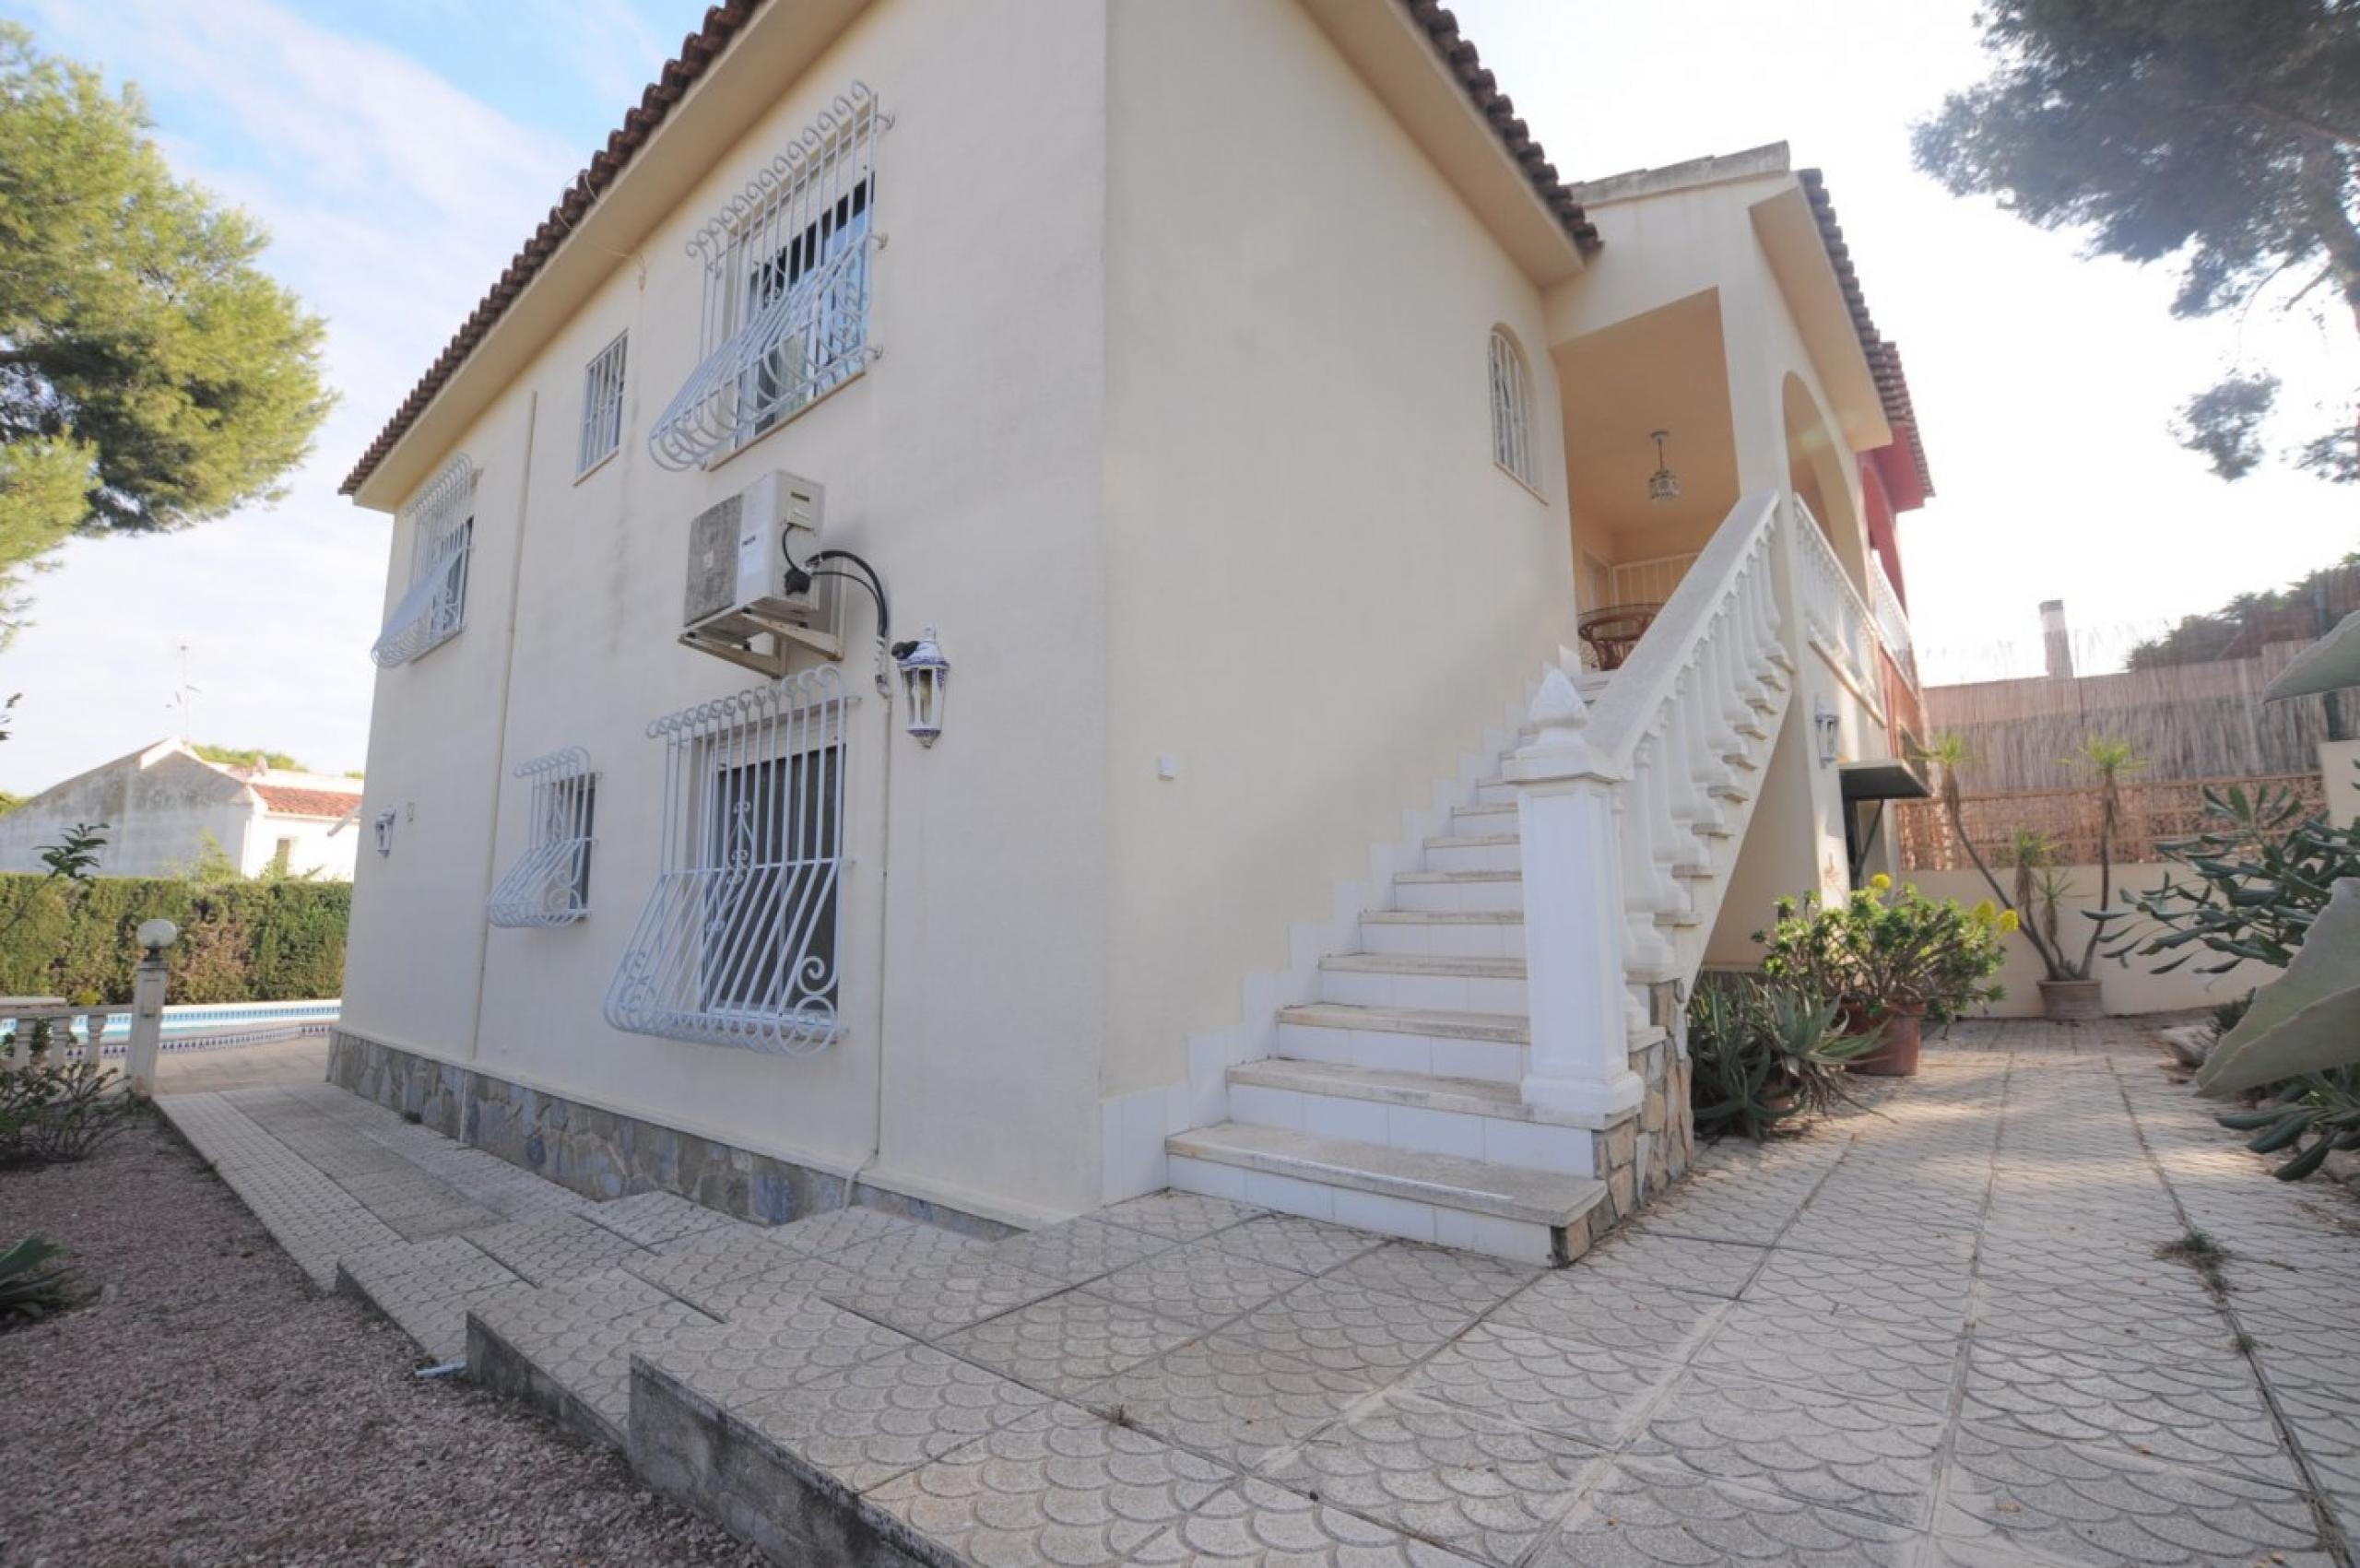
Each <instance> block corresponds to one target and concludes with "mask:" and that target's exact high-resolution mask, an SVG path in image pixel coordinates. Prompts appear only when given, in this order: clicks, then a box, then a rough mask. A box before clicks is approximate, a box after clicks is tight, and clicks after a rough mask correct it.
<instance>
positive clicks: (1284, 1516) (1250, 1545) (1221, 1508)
mask: <svg viewBox="0 0 2360 1568" xmlns="http://www.w3.org/2000/svg"><path fill="white" fill-rule="evenodd" d="M1131 1561H1132V1562H1139V1563H1142V1564H1154V1565H1157V1568H1163V1565H1166V1564H1181V1563H1187V1564H1200V1563H1203V1564H1235V1565H1236V1568H1469V1565H1470V1564H1471V1563H1472V1562H1474V1559H1471V1558H1468V1557H1462V1556H1460V1555H1459V1554H1458V1553H1457V1552H1453V1551H1445V1550H1443V1549H1442V1548H1441V1547H1438V1546H1434V1545H1432V1544H1430V1543H1428V1542H1425V1541H1422V1540H1412V1539H1410V1538H1409V1537H1407V1536H1404V1535H1401V1534H1399V1533H1398V1532H1397V1531H1394V1530H1391V1529H1387V1528H1386V1527H1385V1526H1383V1525H1379V1524H1375V1523H1372V1522H1371V1521H1369V1520H1367V1519H1363V1518H1361V1517H1360V1516H1359V1515H1354V1514H1348V1513H1346V1512H1344V1511H1343V1510H1342V1509H1340V1508H1335V1507H1330V1506H1329V1505H1328V1504H1327V1503H1315V1502H1313V1501H1312V1500H1311V1499H1309V1498H1307V1497H1304V1496H1303V1495H1302V1494H1301V1493H1300V1492H1294V1491H1287V1490H1286V1489H1285V1488H1284V1487H1280V1486H1273V1485H1272V1484H1270V1483H1269V1482H1268V1481H1265V1480H1256V1479H1255V1478H1253V1477H1251V1476H1249V1477H1247V1478H1246V1479H1245V1480H1242V1481H1240V1482H1238V1483H1237V1484H1236V1485H1234V1486H1232V1487H1229V1488H1226V1489H1224V1490H1222V1491H1217V1492H1215V1493H1213V1495H1212V1496H1210V1497H1209V1498H1207V1499H1206V1500H1205V1501H1204V1502H1203V1503H1200V1504H1198V1506H1197V1508H1196V1509H1195V1511H1194V1512H1192V1513H1191V1514H1190V1515H1188V1516H1187V1517H1186V1518H1185V1519H1183V1520H1182V1521H1180V1523H1178V1524H1176V1525H1174V1527H1172V1528H1170V1529H1169V1530H1166V1531H1165V1532H1163V1533H1162V1535H1160V1536H1158V1537H1156V1538H1155V1539H1154V1540H1152V1541H1150V1543H1149V1544H1148V1545H1147V1546H1146V1547H1145V1548H1143V1549H1142V1550H1140V1551H1139V1553H1138V1554H1137V1555H1135V1556H1134V1557H1133V1558H1132V1559H1131Z"/></svg>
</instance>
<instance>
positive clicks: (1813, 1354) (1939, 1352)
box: [1691, 1302, 1959, 1412]
mask: <svg viewBox="0 0 2360 1568" xmlns="http://www.w3.org/2000/svg"><path fill="white" fill-rule="evenodd" d="M1958 1362H1959V1346H1958V1341H1957V1340H1956V1339H1955V1338H1951V1339H1933V1338H1917V1337H1914V1336H1912V1335H1908V1334H1904V1333H1897V1332H1894V1331H1893V1330H1891V1329H1890V1328H1888V1327H1887V1326H1884V1325H1882V1324H1871V1323H1864V1322H1861V1321H1858V1319H1855V1320H1853V1321H1851V1322H1849V1323H1847V1325H1846V1326H1845V1327H1844V1328H1843V1329H1842V1331H1841V1332H1836V1331H1834V1330H1832V1329H1831V1328H1830V1327H1829V1326H1828V1325H1827V1324H1826V1323H1825V1322H1824V1321H1823V1320H1821V1319H1819V1318H1815V1317H1812V1316H1811V1315H1808V1314H1805V1313H1796V1312H1791V1311H1788V1310H1786V1309H1784V1308H1779V1307H1768V1306H1749V1305H1747V1304H1746V1303H1742V1302H1740V1303H1738V1304H1737V1305H1736V1306H1735V1307H1733V1308H1731V1309H1730V1310H1729V1315H1727V1316H1725V1317H1724V1318H1722V1319H1721V1323H1720V1326H1719V1327H1718V1328H1717V1329H1716V1330H1715V1331H1714V1334H1713V1338H1712V1339H1711V1340H1710V1341H1709V1342H1708V1343H1707V1344H1706V1345H1705V1348H1704V1349H1703V1350H1698V1351H1697V1352H1696V1354H1695V1357H1694V1359H1693V1362H1692V1363H1691V1364H1693V1365H1694V1366H1697V1367H1701V1368H1705V1369H1706V1370H1710V1371H1715V1372H1722V1373H1732V1374H1735V1375H1738V1376H1744V1377H1759V1378H1764V1379H1765V1380H1767V1381H1769V1382H1772V1383H1799V1384H1802V1385H1807V1386H1810V1387H1813V1388H1824V1389H1827V1390H1829V1391H1830V1392H1832V1393H1839V1394H1846V1395H1849V1396H1851V1397H1855V1398H1859V1399H1871V1400H1896V1401H1899V1402H1902V1403H1905V1404H1911V1405H1917V1406H1920V1407H1922V1408H1924V1409H1929V1410H1932V1411H1936V1412H1941V1411H1943V1410H1946V1409H1949V1408H1950V1402H1951V1389H1952V1386H1953V1384H1955V1383H1956V1381H1957V1374H1958Z"/></svg>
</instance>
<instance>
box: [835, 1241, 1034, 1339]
mask: <svg viewBox="0 0 2360 1568" xmlns="http://www.w3.org/2000/svg"><path fill="white" fill-rule="evenodd" d="M843 1256H845V1255H841V1254H840V1255H838V1256H836V1257H829V1258H820V1259H818V1260H816V1261H817V1262H818V1264H819V1265H820V1267H821V1268H824V1269H833V1268H835V1267H837V1265H838V1263H839V1261H840V1259H841V1258H842V1257H843ZM1061 1289H1063V1287H1062V1286H1060V1285H1059V1284H1058V1283H1057V1282H1056V1280H1055V1279H1044V1278H1042V1277H1041V1276H1040V1275H1038V1274H1028V1273H1026V1272H1025V1271H1024V1270H1023V1269H1021V1268H1018V1267H1013V1266H1011V1265H1009V1264H1005V1263H999V1262H995V1261H993V1260H992V1259H990V1258H989V1257H984V1258H981V1259H970V1258H961V1259H959V1260H957V1261H955V1262H950V1263H943V1264H926V1265H915V1264H914V1265H911V1266H909V1267H907V1268H906V1269H904V1270H903V1272H901V1273H899V1274H891V1273H885V1272H882V1271H879V1272H877V1273H870V1274H862V1275H848V1276H844V1277H843V1278H842V1279H838V1280H833V1281H829V1282H824V1283H821V1284H820V1286H819V1291H820V1295H821V1296H823V1297H825V1298H826V1299H827V1300H829V1301H832V1302H833V1303H836V1305H838V1306H840V1307H844V1308H845V1309H846V1310H848V1311H851V1312H856V1313H858V1314H860V1315H862V1316H863V1317H872V1318H875V1319H876V1320H877V1321H878V1322H879V1323H882V1324H885V1325H887V1326H891V1327H893V1328H898V1329H900V1330H901V1331H902V1332H903V1333H904V1334H908V1335H912V1336H914V1338H920V1339H939V1338H943V1337H944V1336H945V1335H949V1334H955V1333H957V1332H958V1331H959V1330H960V1329H962V1328H965V1327H967V1326H970V1325H972V1324H977V1323H981V1322H983V1321H984V1320H985V1318H988V1317H997V1316H998V1315H1000V1314H1002V1313H1004V1312H1009V1311H1012V1310H1013V1309H1015V1308H1017V1307H1021V1306H1024V1305H1027V1304H1028V1303H1032V1302H1037V1301H1039V1300H1040V1299H1041V1298H1042V1297H1044V1296H1049V1295H1055V1294H1056V1292H1057V1291H1059V1290H1061Z"/></svg>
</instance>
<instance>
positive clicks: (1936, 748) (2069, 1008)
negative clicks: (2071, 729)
mask: <svg viewBox="0 0 2360 1568" xmlns="http://www.w3.org/2000/svg"><path fill="white" fill-rule="evenodd" d="M1925 757H1926V760H1928V761H1929V762H1933V763H1937V764H1939V765H1940V767H1941V801H1942V814H1943V815H1944V816H1946V817H1948V818H1949V819H1950V824H1951V831H1952V832H1953V834H1954V835H1955V836H1956V837H1957V839H1958V843H1959V847H1960V848H1961V849H1963V850H1965V852H1966V857H1967V859H1968V860H1970V861H1972V862H1973V863H1974V865H1975V868H1976V870H1977V871H1979V872H1981V873H1982V874H1983V880H1984V881H1985V882H1986V883H1987V884H1988V886H1989V887H1990V889H1991V892H1992V896H1993V897H1994V898H1996V899H1998V900H1999V902H2000V908H2001V909H2003V910H2005V911H2007V912H2008V913H2010V914H2014V915H2015V916H2016V917H2017V919H2018V921H2019V922H2020V923H2021V924H2020V925H2019V927H2018V928H2019V929H2021V930H2022V932H2023V934H2024V940H2025V941H2027V942H2029V943H2030V944H2032V950H2033V951H2034V952H2035V954H2037V955H2038V956H2039V958H2040V966H2041V969H2042V971H2043V973H2042V978H2041V981H2040V1010H2041V1015H2042V1016H2043V1017H2045V1018H2051V1019H2061V1020H2073V1021H2081V1020H2090V1019H2096V1018H2102V1017H2104V1016H2105V1013H2106V1008H2105V1004H2104V1000H2103V998H2102V996H2101V995H2100V993H2099V987H2098V983H2097V981H2096V980H2094V979H2093V978H2092V977H2091V972H2092V970H2093V969H2094V967H2095V965H2096V962H2097V956H2098V938H2099V937H2101V936H2102V935H2103V934H2104V933H2105V931H2106V921H2107V920H2108V919H2109V918H2110V917H2111V914H2110V906H2111V905H2112V903H2113V902H2114V830H2115V825H2116V823H2117V821H2118V819H2119V818H2120V815H2121V809H2122V775H2123V774H2125V773H2128V772H2135V771H2137V770H2138V769H2140V768H2142V767H2144V766H2145V765H2146V764H2145V763H2144V762H2142V761H2141V760H2139V759H2138V758H2136V757H2134V756H2132V755H2131V751H2130V747H2129V746H2127V745H2125V744H2124V743H2123V742H2121V741H2119V740H2109V739H2106V737H2103V736H2092V737H2090V738H2089V739H2087V740H2085V741H2083V743H2082V750H2081V754H2080V755H2079V756H2077V757H2072V758H2069V759H2067V760H2068V761H2069V762H2071V764H2072V765H2073V766H2075V767H2077V768H2079V769H2082V770H2083V772H2086V773H2088V774H2089V775H2090V776H2091V777H2092V779H2093V780H2094V783H2095V784H2096V787H2097V792H2098V902H2097V904H2096V906H2095V907H2094V909H2092V910H2090V911H2088V912H2087V913H2088V914H2089V917H2090V935H2089V939H2088V940H2087V941H2086V942H2084V943H2083V945H2082V951H2081V956H2080V957H2079V958H2078V959H2077V958H2074V957H2072V956H2071V942H2070V941H2068V940H2067V939H2065V938H2064V937H2061V936H2060V935H2059V931H2058V929H2057V922H2058V914H2059V910H2060V909H2061V908H2062V907H2063V905H2064V902H2065V900H2066V898H2067V897H2069V896H2070V895H2071V892H2072V878H2071V877H2069V876H2068V875H2067V874H2066V872H2065V870H2064V868H2063V867H2060V866H2059V865H2058V864H2057V847H2056V845H2055V843H2052V842H2051V841H2050V840H2048V839H2047V837H2045V836H2044V835H2042V834H2039V833H2035V832H2032V831H2027V830H2024V829H2018V830H2017V831H2016V833H2015V837H2014V842H2013V843H2012V855H2013V858H2014V860H2015V872H2016V875H2015V884H2016V886H2015V894H2014V896H2013V897H2010V896H2009V892H2008V890H2006V889H2004V888H2002V887H2001V886H2000V878H1998V877H1996V876H1994V875H1993V874H1992V871H1991V867H1990V866H1989V864H1988V863H1987V862H1986V861H1985V860H1984V858H1983V855H1982V852H1981V851H1979V850H1977V849H1976V847H1975V841H1974V840H1973V839H1971V838H1969V837H1968V836H1967V833H1966V823H1965V819H1964V815H1963V812H1962V809H1961V798H1960V792H1959V782H1958V770H1959V767H1960V765H1961V764H1962V763H1964V762H1966V761H1967V760H1970V759H1969V755H1968V752H1967V749H1966V746H1965V742H1964V741H1962V740H1961V739H1960V738H1959V737H1957V736H1954V735H1950V736H1942V737H1939V738H1938V739H1936V740H1935V742H1934V743H1933V744H1932V745H1931V746H1929V747H1928V748H1927V749H1926V753H1925Z"/></svg>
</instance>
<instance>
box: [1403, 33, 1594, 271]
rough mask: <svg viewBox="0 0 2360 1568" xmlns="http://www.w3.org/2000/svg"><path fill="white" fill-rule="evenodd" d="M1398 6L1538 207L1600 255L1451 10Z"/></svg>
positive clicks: (1584, 221)
mask: <svg viewBox="0 0 2360 1568" xmlns="http://www.w3.org/2000/svg"><path fill="white" fill-rule="evenodd" d="M1401 3H1402V4H1403V5H1404V6H1408V7H1409V11H1410V19H1411V20H1412V21H1414V22H1416V23H1417V24H1418V25H1419V26H1420V27H1422V28H1423V29H1426V36H1427V37H1428V38H1430V39H1432V40H1433V41H1434V52H1435V53H1438V54H1440V55H1441V56H1442V57H1443V63H1444V64H1445V65H1448V66H1449V67H1450V70H1451V74H1452V75H1453V76H1455V77H1457V78H1458V85H1459V86H1460V87H1461V88H1464V89H1465V90H1466V93H1467V96H1468V97H1469V98H1470V99H1472V100H1474V103H1475V107H1476V109H1477V110H1478V111H1480V112H1481V113H1482V115H1483V117H1484V118H1485V119H1487V120H1489V121H1490V122H1491V123H1492V129H1493V131H1494V132H1495V133H1497V134H1498V136H1499V138H1500V145H1501V146H1503V147H1506V148H1507V151H1508V156H1509V157H1510V158H1513V159H1516V162H1518V163H1519V164H1522V165H1523V166H1524V177H1525V178H1526V179H1528V180H1529V181H1531V182H1532V189H1533V191H1534V193H1535V194H1537V195H1539V196H1540V200H1541V203H1542V205H1543V206H1547V207H1548V208H1549V210H1550V211H1551V212H1553V213H1555V214H1556V215H1557V221H1558V222H1559V223H1560V224H1562V225H1563V227H1564V230H1565V232H1566V233H1567V234H1569V235H1571V236H1572V237H1573V241H1574V243H1575V244H1576V245H1579V246H1580V247H1581V248H1582V249H1583V250H1584V251H1586V252H1587V251H1594V250H1596V249H1598V245H1599V239H1598V229H1597V226H1596V225H1594V224H1592V223H1591V222H1590V220H1589V218H1587V216H1585V215H1584V214H1583V212H1582V204H1581V203H1580V202H1578V201H1575V199H1574V193H1573V192H1572V191H1571V190H1569V189H1567V188H1566V185H1565V183H1564V181H1563V180H1561V179H1559V178H1558V177H1557V166H1556V165H1555V164H1553V163H1552V162H1550V161H1549V155H1548V154H1547V153H1545V152H1543V151H1542V150H1541V148H1540V143H1539V142H1537V141H1534V140H1533V139H1532V133H1531V130H1530V128H1529V127H1528V126H1527V125H1526V124H1525V123H1524V122H1523V121H1522V120H1519V119H1517V118H1516V104H1515V101H1514V100H1511V99H1510V98H1509V97H1508V95H1507V94H1506V93H1504V92H1502V91H1500V90H1499V83H1498V81H1497V80H1496V79H1495V78H1494V77H1493V75H1492V73H1491V72H1489V71H1487V70H1485V69H1484V68H1483V62H1482V59H1481V56H1480V55H1478V54H1477V53H1475V45H1474V44H1472V43H1471V42H1469V41H1468V40H1467V38H1466V37H1465V35H1463V34H1461V33H1460V32H1459V30H1458V18H1457V17H1455V16H1452V15H1451V13H1450V7H1449V6H1445V5H1443V4H1441V3H1440V0H1401Z"/></svg>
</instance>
